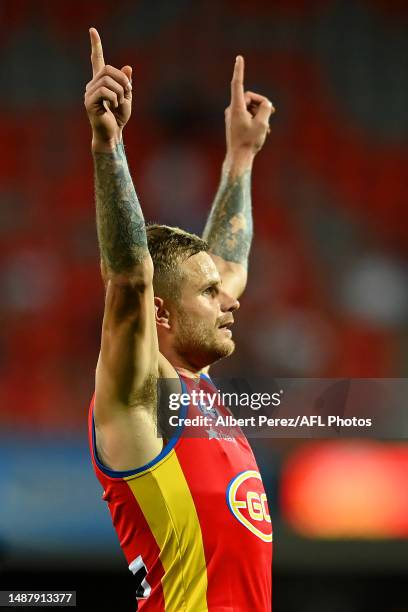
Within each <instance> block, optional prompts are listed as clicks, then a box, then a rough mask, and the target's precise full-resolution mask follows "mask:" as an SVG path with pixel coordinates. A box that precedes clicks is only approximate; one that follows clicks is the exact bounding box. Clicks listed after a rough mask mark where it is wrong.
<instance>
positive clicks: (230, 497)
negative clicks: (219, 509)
mask: <svg viewBox="0 0 408 612" xmlns="http://www.w3.org/2000/svg"><path fill="white" fill-rule="evenodd" d="M227 504H228V507H229V509H230V510H231V512H232V514H233V515H234V516H235V518H236V519H237V520H238V521H239V522H240V523H241V524H242V525H244V526H245V527H246V528H247V529H249V531H251V532H252V533H253V534H254V535H256V536H257V537H258V538H260V539H261V540H263V541H264V542H271V541H272V524H271V517H270V515H269V511H268V503H267V499H266V495H265V491H264V489H263V485H262V480H261V476H260V474H259V472H257V471H256V470H246V471H245V472H242V473H241V474H238V476H235V478H233V479H232V480H231V482H230V483H229V485H228V488H227Z"/></svg>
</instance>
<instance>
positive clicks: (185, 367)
mask: <svg viewBox="0 0 408 612" xmlns="http://www.w3.org/2000/svg"><path fill="white" fill-rule="evenodd" d="M160 352H161V354H162V355H163V356H164V357H165V358H166V359H167V361H169V362H170V363H171V365H172V366H173V368H175V369H176V370H177V372H178V373H179V374H182V375H183V376H188V377H189V378H197V377H198V376H200V374H203V373H205V372H206V371H207V368H208V365H207V366H202V367H198V366H197V365H195V364H192V363H191V362H189V361H188V359H186V358H185V357H184V356H183V355H179V354H178V353H177V352H176V351H175V350H173V349H172V348H170V347H166V348H165V347H162V346H161V347H160Z"/></svg>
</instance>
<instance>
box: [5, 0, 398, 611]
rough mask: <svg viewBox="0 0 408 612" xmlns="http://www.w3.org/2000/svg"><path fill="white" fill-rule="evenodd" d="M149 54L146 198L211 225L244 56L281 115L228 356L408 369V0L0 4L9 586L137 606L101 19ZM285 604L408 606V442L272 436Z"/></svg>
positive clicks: (270, 367)
mask: <svg viewBox="0 0 408 612" xmlns="http://www.w3.org/2000/svg"><path fill="white" fill-rule="evenodd" d="M91 25H93V26H95V27H97V28H98V29H99V31H100V33H101V36H102V40H103V43H104V50H105V59H106V62H107V63H110V64H113V65H116V66H118V67H120V66H122V65H124V64H131V65H132V66H133V75H134V76H133V91H134V105H133V108H134V110H133V116H132V119H131V122H130V124H129V125H128V127H127V128H126V134H125V142H126V146H127V154H128V159H129V163H130V166H131V170H132V175H133V178H134V181H135V184H136V188H137V191H138V194H139V197H140V199H141V202H142V205H143V209H144V212H145V217H146V219H147V220H149V221H156V222H163V223H168V224H171V225H180V226H181V227H183V228H185V229H188V230H190V231H195V232H198V233H200V232H201V231H202V228H203V226H204V222H205V217H206V214H207V212H208V210H209V207H210V204H211V201H212V199H213V196H214V194H215V191H216V188H217V185H218V181H219V176H220V169H221V164H222V160H223V156H224V152H225V145H224V116H223V110H224V108H225V106H227V105H228V103H229V81H230V78H231V74H232V67H233V62H234V58H235V56H236V55H237V53H241V54H243V55H244V57H245V61H246V79H245V86H246V88H247V89H250V90H253V91H257V92H259V93H262V94H264V95H266V96H268V97H269V98H270V99H271V100H272V101H273V103H274V105H275V107H276V109H277V112H276V115H275V116H274V118H273V121H272V133H271V135H270V136H269V138H268V140H267V143H266V145H265V147H264V150H263V151H262V152H261V153H260V154H259V156H258V158H257V159H256V163H255V169H254V176H253V204H254V216H255V228H256V238H255V242H254V246H253V251H252V259H251V267H250V281H249V285H248V289H247V292H246V294H245V296H244V297H243V299H242V302H241V310H240V312H239V316H238V317H237V320H238V323H237V325H236V328H235V330H236V331H235V335H236V340H237V346H238V350H237V351H236V353H235V354H234V356H233V357H232V358H231V359H229V360H227V361H226V362H225V363H223V364H220V365H219V366H217V367H215V368H214V374H216V375H221V374H222V375H223V376H228V375H231V376H236V375H243V376H245V372H247V371H248V370H249V368H250V370H251V372H253V371H256V372H257V374H258V375H259V376H263V377H268V376H271V377H298V378H302V377H305V378H306V377H333V378H336V377H387V378H394V377H406V376H407V375H408V324H407V321H408V318H407V314H408V282H407V280H408V268H407V257H408V233H407V229H408V207H407V191H408V185H407V162H408V144H407V142H408V141H407V136H408V114H407V110H406V109H407V107H408V82H407V77H406V75H407V68H408V66H407V58H408V36H407V33H408V3H407V2H406V1H405V0H354V1H351V0H350V1H347V0H345V1H340V0H339V1H331V0H326V1H324V0H283V1H282V2H275V1H271V0H269V1H266V0H253V2H251V3H248V2H243V1H242V0H218V1H213V2H208V1H207V2H204V1H202V0H196V1H195V2H188V1H186V0H156V1H154V2H152V1H149V2H147V1H146V0H141V1H135V0H133V1H129V0H121V2H113V1H107V0H98V1H95V0H87V1H86V2H81V1H79V0H71V2H53V3H50V2H47V1H45V0H36V2H32V1H29V0H2V2H1V4H0V32H1V36H0V87H1V92H2V94H1V99H0V110H1V112H0V134H1V140H2V143H3V144H2V147H1V149H0V295H1V299H0V321H1V335H0V432H1V433H0V465H1V468H0V584H1V589H3V590H4V589H9V588H10V589H11V588H19V589H24V588H28V589H29V588H31V589H33V588H35V589H37V590H39V589H53V588H55V589H76V590H77V591H78V596H77V599H78V607H80V608H81V609H84V610H87V609H91V606H94V605H97V604H99V603H100V604H102V602H104V603H105V604H108V605H110V607H111V609H112V610H133V609H134V607H135V605H134V585H133V582H132V576H131V574H130V572H129V571H128V570H127V566H126V562H125V559H124V557H122V553H121V551H120V548H119V545H118V543H117V541H116V536H115V534H114V532H113V529H112V526H111V522H110V517H109V515H108V511H107V508H106V507H105V505H104V503H103V502H102V501H101V493H102V491H101V490H100V487H99V484H98V483H97V481H96V479H95V477H94V475H93V471H92V467H91V463H90V458H89V455H88V449H87V440H86V417H87V409H88V405H89V401H90V398H91V395H92V392H93V385H94V370H95V364H96V359H97V355H98V349H99V340H100V328H101V320H102V312H103V287H102V282H101V280H100V276H99V263H98V249H97V240H96V230H95V215H94V203H93V178H92V159H91V155H90V129H89V126H88V123H87V118H86V114H85V110H84V107H83V92H84V88H85V84H86V82H87V81H88V80H89V79H90V78H91V76H90V75H91V69H90V61H89V54H90V51H89V40H88V28H89V27H90V26H91ZM255 452H256V454H257V457H258V460H259V464H260V468H261V471H262V474H263V476H264V479H265V484H266V487H267V491H268V496H269V501H270V510H271V515H272V518H273V522H274V541H275V548H274V571H273V592H274V612H303V611H304V612H309V611H310V612H312V611H313V612H320V611H322V612H323V611H324V612H326V611H329V610H330V612H337V611H339V612H365V611H373V610H375V611H376V610H381V611H387V612H404V611H407V610H408V596H407V588H406V585H407V579H408V550H407V548H408V546H407V537H408V445H407V444H406V443H405V442H402V441H399V442H397V441H394V442H393V441H391V440H377V441H375V440H372V441H369V440H364V441H363V440H360V441H359V440H355V439H354V440H352V441H347V440H342V441H330V442H327V441H320V442H319V441H310V440H309V441H302V440H270V441H268V440H262V441H258V442H257V444H256V445H255Z"/></svg>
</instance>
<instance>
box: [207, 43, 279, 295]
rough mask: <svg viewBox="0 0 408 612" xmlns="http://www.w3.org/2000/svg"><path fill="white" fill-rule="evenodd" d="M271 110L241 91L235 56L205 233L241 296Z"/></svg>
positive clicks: (229, 284) (240, 66)
mask: <svg viewBox="0 0 408 612" xmlns="http://www.w3.org/2000/svg"><path fill="white" fill-rule="evenodd" d="M272 112H274V108H273V106H272V104H271V102H270V101H269V100H268V99H267V98H265V97H264V96H261V95H259V94H256V93H253V92H251V91H246V92H244V59H243V57H242V56H240V55H239V56H238V57H237V58H236V60H235V66H234V73H233V77H232V81H231V103H230V105H229V106H228V107H227V108H226V110H225V126H226V141H227V153H226V157H225V161H224V164H223V167H222V176H221V182H220V185H219V188H218V191H217V194H216V196H215V200H214V203H213V205H212V208H211V212H210V215H209V217H208V220H207V223H206V226H205V228H204V232H203V238H204V239H205V240H207V242H208V243H209V245H210V252H211V255H212V257H213V259H214V261H215V263H216V265H217V267H218V270H219V272H220V276H221V278H222V281H223V285H224V287H225V289H226V291H228V293H230V295H233V296H234V297H239V296H240V295H241V293H242V292H243V291H244V289H245V286H246V282H247V270H248V256H249V251H250V247H251V242H252V235H253V223H252V209H251V172H252V165H253V161H254V158H255V155H256V154H257V152H258V151H259V150H260V149H261V148H262V146H263V144H264V142H265V138H266V136H267V134H268V132H269V117H270V115H271V113H272Z"/></svg>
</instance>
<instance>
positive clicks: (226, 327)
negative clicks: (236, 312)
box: [218, 321, 234, 337]
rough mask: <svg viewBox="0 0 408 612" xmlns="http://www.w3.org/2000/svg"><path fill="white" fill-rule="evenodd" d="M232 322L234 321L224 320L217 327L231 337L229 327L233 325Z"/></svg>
mask: <svg viewBox="0 0 408 612" xmlns="http://www.w3.org/2000/svg"><path fill="white" fill-rule="evenodd" d="M233 324H234V321H226V322H225V323H223V324H222V325H219V327H218V328H219V329H221V330H222V331H223V332H224V333H225V334H226V335H227V336H229V337H231V336H232V331H231V329H230V328H231V327H232V326H233Z"/></svg>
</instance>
